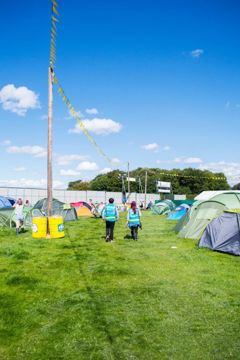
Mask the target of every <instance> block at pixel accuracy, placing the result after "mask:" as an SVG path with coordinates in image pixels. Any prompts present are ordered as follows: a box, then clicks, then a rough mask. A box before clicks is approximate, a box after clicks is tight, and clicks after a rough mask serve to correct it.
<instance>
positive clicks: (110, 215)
mask: <svg viewBox="0 0 240 360" xmlns="http://www.w3.org/2000/svg"><path fill="white" fill-rule="evenodd" d="M102 218H103V219H104V220H105V221H106V242H112V241H113V233H114V226H115V222H116V221H117V220H118V218H119V215H118V210H117V207H116V206H115V205H114V199H113V198H110V199H109V203H108V204H107V205H106V206H105V208H104V209H103V211H102Z"/></svg>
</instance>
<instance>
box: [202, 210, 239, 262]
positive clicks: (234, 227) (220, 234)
mask: <svg viewBox="0 0 240 360" xmlns="http://www.w3.org/2000/svg"><path fill="white" fill-rule="evenodd" d="M239 224H240V214H239V213H237V212H224V213H223V214H222V215H221V216H219V217H218V218H216V219H214V220H213V221H212V222H211V223H210V224H209V225H208V226H207V228H206V230H205V231H204V233H203V235H202V237H201V239H200V241H199V244H198V246H199V247H207V248H209V249H212V250H215V251H221V252H225V253H229V254H233V255H240V226H239Z"/></svg>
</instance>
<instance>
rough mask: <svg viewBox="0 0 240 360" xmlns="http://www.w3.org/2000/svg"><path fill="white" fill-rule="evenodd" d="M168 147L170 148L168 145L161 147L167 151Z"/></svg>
mask: <svg viewBox="0 0 240 360" xmlns="http://www.w3.org/2000/svg"><path fill="white" fill-rule="evenodd" d="M170 149H171V148H170V146H169V145H166V146H164V147H163V151H168V150H170Z"/></svg>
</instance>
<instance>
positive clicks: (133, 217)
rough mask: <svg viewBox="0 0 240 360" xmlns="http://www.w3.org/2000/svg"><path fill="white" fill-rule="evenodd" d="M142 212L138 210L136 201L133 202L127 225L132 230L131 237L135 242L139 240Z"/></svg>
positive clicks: (129, 210)
mask: <svg viewBox="0 0 240 360" xmlns="http://www.w3.org/2000/svg"><path fill="white" fill-rule="evenodd" d="M140 217H141V211H140V210H139V209H138V208H137V204H136V201H132V202H131V207H130V209H128V213H127V224H128V227H129V228H130V229H131V236H132V238H133V240H137V239H138V228H139V227H141V221H140Z"/></svg>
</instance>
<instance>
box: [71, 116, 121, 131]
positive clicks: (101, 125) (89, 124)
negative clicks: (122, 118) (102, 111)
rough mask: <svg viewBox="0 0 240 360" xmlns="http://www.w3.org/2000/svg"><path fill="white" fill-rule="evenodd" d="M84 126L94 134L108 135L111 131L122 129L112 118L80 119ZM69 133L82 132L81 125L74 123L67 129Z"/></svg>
mask: <svg viewBox="0 0 240 360" xmlns="http://www.w3.org/2000/svg"><path fill="white" fill-rule="evenodd" d="M82 122H83V124H84V126H85V128H86V129H87V130H88V131H89V132H91V133H94V134H96V135H109V134H112V133H118V132H119V131H120V130H121V129H122V125H121V124H120V123H118V122H116V121H113V120H112V119H99V118H95V119H92V120H88V119H85V120H83V121H82ZM69 133H75V134H79V133H82V129H81V126H80V125H79V124H76V125H75V127H74V128H73V129H70V130H69Z"/></svg>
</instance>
